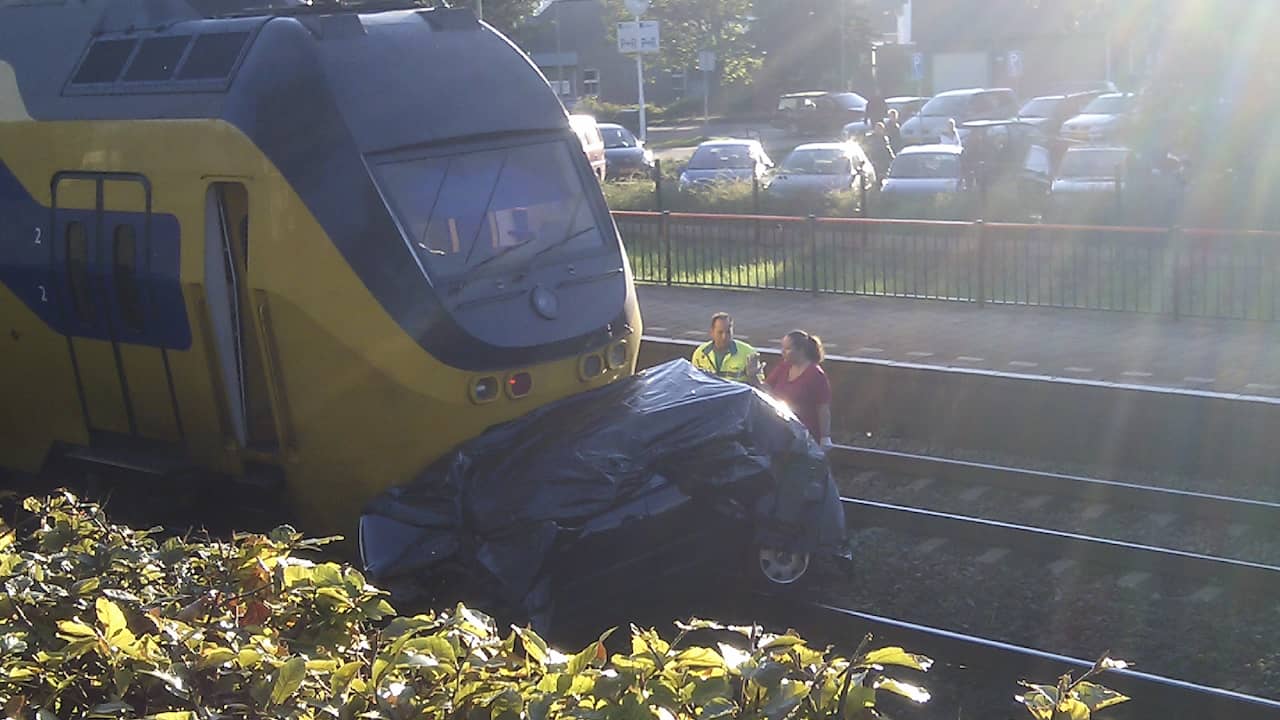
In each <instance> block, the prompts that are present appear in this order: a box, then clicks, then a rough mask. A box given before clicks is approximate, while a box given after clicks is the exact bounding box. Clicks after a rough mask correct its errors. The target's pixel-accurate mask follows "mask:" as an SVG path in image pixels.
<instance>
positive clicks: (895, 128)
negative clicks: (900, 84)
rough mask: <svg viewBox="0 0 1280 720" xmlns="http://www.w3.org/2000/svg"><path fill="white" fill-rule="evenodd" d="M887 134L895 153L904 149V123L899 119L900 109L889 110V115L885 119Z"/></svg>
mask: <svg viewBox="0 0 1280 720" xmlns="http://www.w3.org/2000/svg"><path fill="white" fill-rule="evenodd" d="M884 130H885V134H886V135H888V136H889V147H891V148H893V154H894V155H897V154H898V153H899V152H901V151H902V123H901V122H900V121H899V119H898V109H897V108H893V109H891V110H889V117H888V119H886V120H885V121H884Z"/></svg>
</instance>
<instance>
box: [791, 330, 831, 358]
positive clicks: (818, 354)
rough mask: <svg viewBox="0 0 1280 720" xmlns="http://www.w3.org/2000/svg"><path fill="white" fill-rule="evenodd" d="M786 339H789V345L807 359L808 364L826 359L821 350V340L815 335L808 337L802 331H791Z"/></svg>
mask: <svg viewBox="0 0 1280 720" xmlns="http://www.w3.org/2000/svg"><path fill="white" fill-rule="evenodd" d="M787 337H788V338H790V339H791V344H792V345H794V346H795V347H796V349H797V350H799V351H800V352H801V353H803V354H804V356H805V357H806V358H808V359H809V362H813V363H820V362H822V359H823V358H824V357H826V355H825V354H824V353H823V350H822V338H820V337H818V336H817V335H810V334H809V333H807V332H805V331H803V330H792V331H791V332H789V333H787Z"/></svg>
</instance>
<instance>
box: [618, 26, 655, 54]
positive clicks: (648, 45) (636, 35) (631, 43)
mask: <svg viewBox="0 0 1280 720" xmlns="http://www.w3.org/2000/svg"><path fill="white" fill-rule="evenodd" d="M658 48H659V38H658V21H657V20H638V21H632V22H620V23H618V52H620V53H624V54H628V55H629V54H631V53H656V52H658Z"/></svg>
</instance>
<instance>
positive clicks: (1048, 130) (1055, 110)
mask: <svg viewBox="0 0 1280 720" xmlns="http://www.w3.org/2000/svg"><path fill="white" fill-rule="evenodd" d="M1101 94H1102V93H1100V92H1082V93H1075V94H1074V95H1041V96H1039V97H1034V98H1031V99H1030V100H1028V101H1027V102H1026V104H1025V105H1023V106H1022V107H1021V108H1020V109H1019V110H1018V120H1021V121H1022V122H1024V123H1029V124H1031V125H1034V126H1036V127H1037V128H1039V129H1040V131H1041V132H1043V133H1044V134H1046V135H1054V134H1056V133H1057V132H1058V130H1059V129H1060V128H1061V127H1062V123H1064V122H1066V121H1067V119H1068V118H1072V117H1075V116H1076V115H1078V114H1079V113H1080V111H1081V109H1083V108H1084V106H1085V105H1088V104H1089V103H1090V102H1092V101H1093V100H1094V98H1097V97H1098V96H1099V95H1101Z"/></svg>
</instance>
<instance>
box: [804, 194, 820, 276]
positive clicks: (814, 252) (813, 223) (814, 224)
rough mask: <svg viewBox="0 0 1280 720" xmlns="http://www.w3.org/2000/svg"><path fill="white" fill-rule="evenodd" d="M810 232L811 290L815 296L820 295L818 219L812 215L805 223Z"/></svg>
mask: <svg viewBox="0 0 1280 720" xmlns="http://www.w3.org/2000/svg"><path fill="white" fill-rule="evenodd" d="M805 227H806V228H808V230H809V232H808V233H807V234H808V236H809V288H810V292H812V293H813V294H814V295H817V294H818V218H817V217H816V216H814V215H813V214H812V213H810V214H809V219H808V220H806V221H805Z"/></svg>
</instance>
